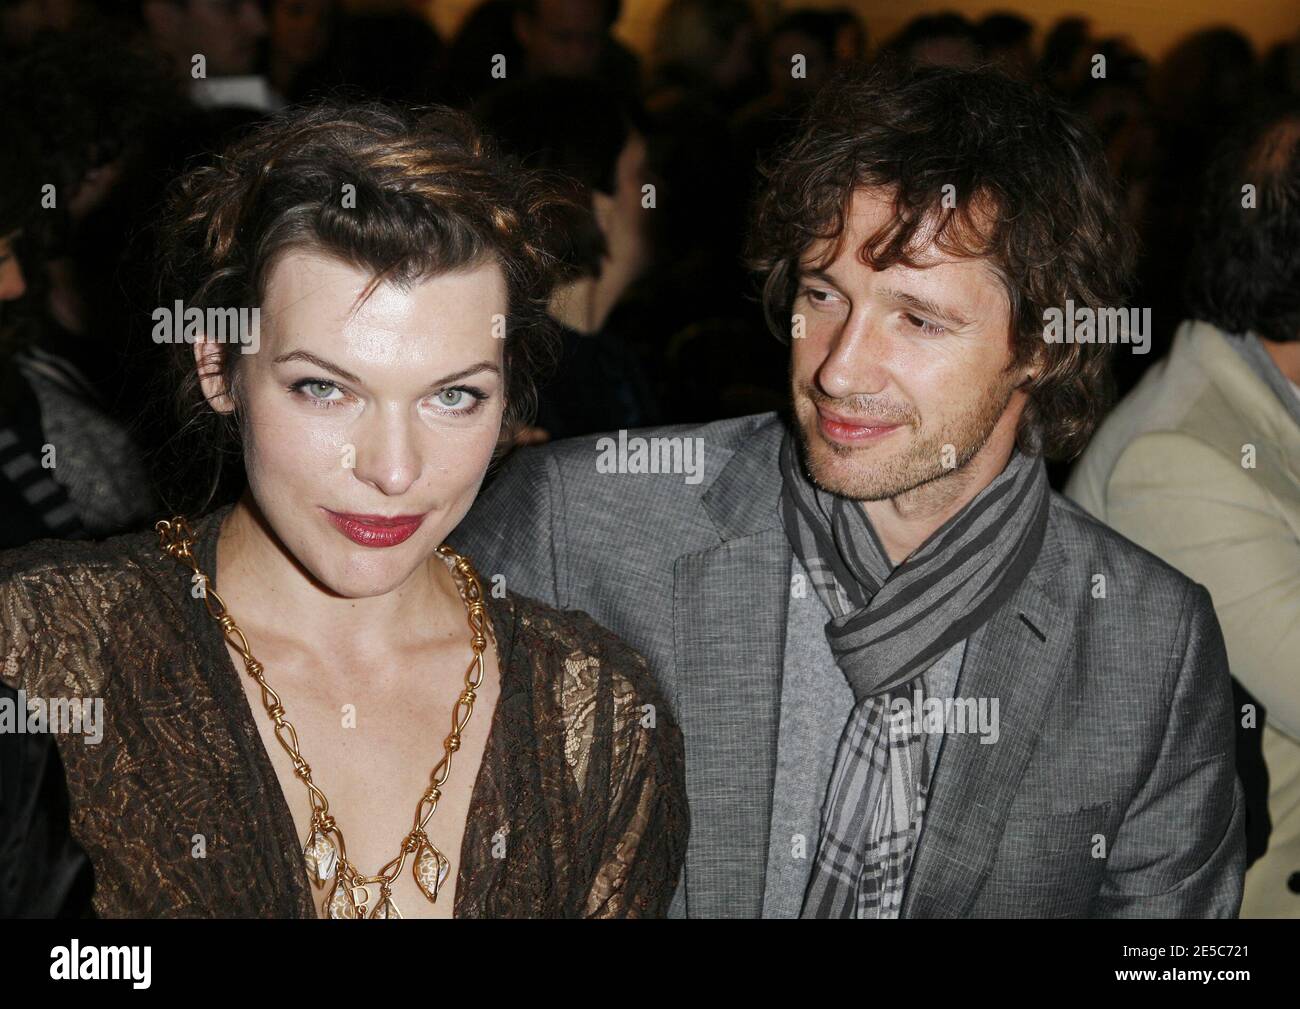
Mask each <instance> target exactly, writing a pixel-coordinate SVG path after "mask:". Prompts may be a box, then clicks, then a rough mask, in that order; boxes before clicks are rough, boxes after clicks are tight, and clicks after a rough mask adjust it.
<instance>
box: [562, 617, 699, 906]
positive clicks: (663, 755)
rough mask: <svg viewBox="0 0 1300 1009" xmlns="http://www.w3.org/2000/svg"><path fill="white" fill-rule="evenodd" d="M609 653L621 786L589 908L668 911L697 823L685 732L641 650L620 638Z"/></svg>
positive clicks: (614, 767) (615, 773)
mask: <svg viewBox="0 0 1300 1009" xmlns="http://www.w3.org/2000/svg"><path fill="white" fill-rule="evenodd" d="M605 659H606V662H607V664H608V667H609V674H610V679H611V681H612V692H613V708H614V711H613V732H612V741H613V747H612V759H611V771H612V775H611V780H612V781H613V783H614V787H613V790H612V793H611V796H610V803H609V811H608V814H607V826H606V829H605V831H604V837H603V839H602V843H601V847H600V858H599V863H598V866H597V868H596V871H595V873H594V874H593V876H592V879H591V883H590V887H589V888H588V890H587V893H586V897H585V901H584V904H583V906H582V909H581V914H582V916H583V917H588V918H643V917H663V916H664V915H666V914H667V912H668V905H669V903H670V902H671V901H672V898H673V892H674V890H675V889H676V886H677V880H678V876H679V874H680V872H681V868H682V861H683V859H684V858H685V855H686V838H687V833H688V828H689V820H688V814H687V807H686V778H685V764H684V758H683V748H682V737H681V732H680V730H679V729H678V727H677V722H676V720H675V719H674V718H673V716H672V714H671V713H670V712H669V710H668V707H667V706H666V705H665V703H664V701H663V698H662V696H661V695H660V694H659V692H658V690H657V689H656V688H655V687H654V684H653V680H652V679H651V675H650V672H649V670H648V669H647V668H646V664H645V660H644V659H643V658H642V657H641V656H640V655H639V654H637V653H636V652H634V651H632V649H630V648H628V647H627V646H625V645H623V644H622V643H621V642H619V644H618V647H616V648H611V649H609V650H608V652H607V654H606V657H605Z"/></svg>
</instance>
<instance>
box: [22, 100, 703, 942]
mask: <svg viewBox="0 0 1300 1009" xmlns="http://www.w3.org/2000/svg"><path fill="white" fill-rule="evenodd" d="M562 210H563V208H562V207H561V205H560V204H559V202H558V199H557V197H555V196H554V195H553V194H552V192H551V191H550V190H549V189H547V188H545V187H544V186H543V185H542V183H541V182H540V181H539V180H538V179H537V178H536V177H534V176H533V175H531V174H529V173H526V172H523V171H521V170H520V169H519V168H518V167H517V166H516V165H513V164H511V163H509V162H507V161H505V160H503V159H501V158H499V157H498V156H497V155H496V154H495V153H494V152H493V151H491V150H490V149H489V147H488V145H487V144H486V142H485V141H484V139H483V138H481V137H480V136H479V135H478V134H477V133H476V131H475V129H474V128H473V126H472V125H471V124H470V122H469V120H468V119H466V118H465V117H463V116H461V115H460V114H458V113H454V112H451V111H449V110H445V109H435V110H433V111H427V112H425V113H423V114H422V115H418V116H417V115H416V114H414V113H412V114H406V113H399V112H396V111H393V110H391V109H389V108H387V107H384V106H377V105H366V106H361V107H357V106H318V107H314V108H310V109H305V110H291V111H289V112H287V113H285V114H282V115H280V116H278V117H276V118H275V119H272V120H270V121H269V122H268V123H266V124H265V125H263V126H261V127H259V128H258V129H257V130H255V131H254V132H253V133H251V134H250V135H248V136H247V137H245V138H244V139H243V140H241V141H240V142H238V143H237V144H236V145H235V146H233V147H232V148H230V149H229V150H227V151H226V152H225V153H224V154H223V155H222V157H220V158H219V159H217V160H216V161H215V162H214V163H213V164H211V165H209V166H206V167H201V168H195V169H193V170H191V171H190V172H189V173H188V174H186V175H185V176H183V177H182V178H181V179H179V180H178V182H177V184H176V185H175V187H174V189H173V191H172V192H171V193H170V195H169V200H168V206H167V211H166V217H165V220H164V225H163V228H162V242H161V248H162V252H163V270H162V274H161V277H162V283H161V286H160V296H159V298H158V306H157V308H156V309H155V310H154V312H153V318H152V320H151V321H152V332H153V340H154V343H155V344H156V345H157V346H156V348H155V350H156V351H157V352H158V353H159V354H167V355H170V362H171V366H172V367H173V369H174V371H173V378H172V381H171V385H172V387H173V389H174V392H175V395H176V397H177V400H178V403H179V405H180V407H181V417H180V421H179V423H178V425H177V429H176V432H175V437H174V439H173V444H172V446H171V448H172V449H173V451H174V454H175V459H176V466H175V475H176V476H177V478H178V481H177V482H178V483H179V485H180V487H181V489H182V490H183V491H184V493H182V494H180V495H179V496H176V495H174V498H175V500H174V501H173V504H176V503H177V502H178V501H181V500H183V501H184V504H185V509H184V510H182V509H180V508H177V509H176V510H175V511H174V512H173V513H171V514H169V515H168V516H167V517H165V518H163V519H162V520H160V521H159V522H158V524H157V527H156V530H155V531H152V532H150V533H148V534H136V535H128V536H120V537H116V538H113V539H109V540H106V541H104V542H102V543H98V544H86V543H82V544H59V543H54V542H52V541H42V542H40V543H37V544H34V545H31V546H28V547H24V548H22V549H20V550H14V551H10V552H8V553H4V554H0V669H2V670H3V673H2V675H3V678H4V681H5V682H6V683H9V684H10V685H11V686H13V687H16V688H17V689H18V690H19V691H22V692H25V693H26V695H27V697H28V703H29V705H30V704H32V703H34V699H36V698H40V699H42V701H43V702H44V704H45V706H46V708H48V710H49V712H50V719H51V724H50V725H49V728H50V729H51V730H53V731H56V732H58V733H59V735H58V746H59V750H60V753H61V755H62V757H63V760H64V763H65V765H66V767H67V769H68V782H69V792H70V795H71V818H72V827H73V833H74V836H75V837H76V839H77V840H78V841H79V842H80V843H81V844H82V845H83V846H84V847H85V849H86V851H87V852H88V853H89V855H90V857H91V860H92V861H93V863H94V868H95V876H96V889H95V895H94V907H95V910H96V912H97V913H98V914H99V915H101V916H138V917H164V916H188V917H199V916H204V917H207V916H211V917H232V916H245V917H252V916H261V917H317V916H320V917H330V918H360V917H367V918H385V917H457V918H463V917H619V916H650V915H660V914H663V913H664V912H665V911H666V910H667V906H668V902H669V899H670V898H671V896H672V893H673V889H674V886H675V884H676V881H677V876H678V873H679V870H680V868H681V863H682V859H683V856H684V852H685V841H686V833H687V815H686V807H685V792H684V772H683V755H682V744H681V736H680V734H679V732H678V729H677V726H676V723H675V722H674V721H673V719H672V716H671V714H670V713H669V711H668V709H667V707H666V706H665V704H664V703H663V700H662V698H661V697H660V695H659V693H658V692H657V690H656V688H655V686H654V683H653V681H652V680H651V678H650V676H649V674H648V672H647V670H646V666H645V663H644V660H643V659H642V658H641V657H640V656H639V655H638V654H637V653H636V652H634V651H633V650H632V649H631V648H629V647H628V646H627V645H625V644H624V643H623V642H621V641H620V640H619V639H618V638H616V637H614V636H613V635H612V634H610V633H609V632H608V631H606V630H604V629H603V628H602V627H600V626H599V625H597V624H596V623H595V622H594V621H593V620H592V619H591V618H590V617H588V616H587V615H586V614H584V613H581V612H562V611H559V610H556V609H552V608H550V607H548V606H545V605H543V604H541V603H539V602H537V601H534V600H531V599H529V598H526V597H522V596H517V595H515V594H514V593H513V592H512V590H511V586H510V585H508V584H506V583H505V580H504V578H503V577H501V576H500V575H496V574H494V573H493V572H492V571H488V570H484V571H477V570H476V569H475V567H474V564H473V561H472V558H469V557H465V556H461V555H459V554H457V553H456V552H455V551H453V550H452V549H451V548H450V547H449V546H446V545H445V543H446V539H447V536H448V534H449V533H450V532H451V531H452V530H453V529H454V528H455V527H456V526H457V524H459V523H460V521H461V519H462V518H463V517H464V515H465V514H466V512H467V511H468V510H469V508H470V505H471V504H472V503H473V501H474V498H475V496H476V495H477V493H478V491H479V487H480V485H481V483H482V482H483V479H484V476H485V474H486V472H487V470H488V467H489V465H490V464H491V463H492V461H493V459H494V458H495V457H496V456H498V455H499V454H501V452H502V451H504V449H505V448H506V447H507V446H508V445H509V444H510V441H511V437H512V432H513V431H514V430H515V429H517V427H518V426H520V425H521V424H524V423H526V422H527V420H528V418H529V410H530V405H531V400H532V380H533V375H534V373H535V372H536V369H537V368H538V367H539V365H540V364H541V363H542V362H544V361H545V359H546V357H547V354H548V348H547V339H548V337H547V330H546V328H545V305H546V301H547V297H548V295H549V293H550V290H551V288H552V286H553V284H554V281H555V279H556V276H557V270H558V269H559V263H558V260H557V257H556V256H555V254H554V253H553V252H552V251H550V250H549V249H547V248H546V247H544V246H543V244H542V242H541V240H540V239H539V238H537V237H536V236H540V235H545V234H547V233H548V229H547V228H546V227H545V224H546V222H547V220H548V219H550V215H553V214H557V213H560V212H562ZM232 481H233V482H234V484H235V485H236V486H237V487H238V488H239V493H238V496H237V498H236V499H235V500H233V501H230V502H228V503H226V504H223V505H219V506H217V507H215V508H214V507H211V505H212V502H213V500H214V498H216V497H217V494H218V491H219V490H220V489H221V488H222V487H223V486H230V483H231V482H232ZM498 534H499V535H500V537H501V538H502V540H503V541H509V539H510V538H511V536H512V535H513V534H514V531H513V530H510V529H504V528H503V529H500V530H499V531H498ZM41 710H45V709H41ZM70 714H75V715H77V716H79V717H78V718H70V717H64V716H69V715H70ZM56 716H57V717H56ZM56 721H57V722H58V723H59V724H58V725H56V724H54V722H56ZM65 723H66V724H65ZM68 725H72V726H73V728H71V729H69V728H68ZM345 838H346V840H345ZM0 868H6V869H7V868H9V867H0Z"/></svg>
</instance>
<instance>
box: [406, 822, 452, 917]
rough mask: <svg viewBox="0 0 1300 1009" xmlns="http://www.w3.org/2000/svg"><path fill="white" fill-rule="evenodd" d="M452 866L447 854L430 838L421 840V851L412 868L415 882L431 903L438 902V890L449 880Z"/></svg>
mask: <svg viewBox="0 0 1300 1009" xmlns="http://www.w3.org/2000/svg"><path fill="white" fill-rule="evenodd" d="M450 868H451V862H450V861H449V860H448V859H447V856H446V855H444V854H443V853H442V852H440V851H439V850H438V849H437V848H436V847H435V846H434V844H433V842H432V841H430V840H429V839H428V838H425V839H424V840H422V841H421V842H420V850H419V853H418V854H417V855H416V856H415V866H414V868H413V869H412V872H413V874H414V875H415V882H416V883H417V884H418V885H419V887H420V891H421V892H422V893H423V894H424V895H425V896H426V897H428V898H429V900H430V902H431V903H437V900H438V891H439V890H441V889H442V884H443V883H445V882H446V880H447V871H448V870H449V869H450Z"/></svg>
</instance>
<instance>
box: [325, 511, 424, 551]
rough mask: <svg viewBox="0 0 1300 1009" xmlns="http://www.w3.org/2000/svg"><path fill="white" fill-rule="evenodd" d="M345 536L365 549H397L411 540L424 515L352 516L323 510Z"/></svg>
mask: <svg viewBox="0 0 1300 1009" xmlns="http://www.w3.org/2000/svg"><path fill="white" fill-rule="evenodd" d="M323 511H324V512H325V514H326V515H328V516H329V520H330V521H331V522H333V523H334V527H335V528H336V529H338V531H339V532H341V533H342V534H343V535H344V536H346V537H347V538H348V539H350V540H351V541H352V542H353V543H359V544H360V545H361V546H363V547H395V546H397V544H399V543H402V542H404V541H406V540H408V539H410V538H411V536H412V535H413V534H414V533H415V530H417V529H419V528H420V523H421V522H423V521H424V516H423V515H352V514H349V513H344V512H333V511H330V510H329V509H328V508H325V509H323Z"/></svg>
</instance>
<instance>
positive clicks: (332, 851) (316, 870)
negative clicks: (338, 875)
mask: <svg viewBox="0 0 1300 1009" xmlns="http://www.w3.org/2000/svg"><path fill="white" fill-rule="evenodd" d="M302 854H303V857H304V858H305V859H306V860H307V872H308V873H310V875H311V877H312V882H313V883H315V884H316V885H317V886H324V885H325V884H326V883H327V882H329V880H330V878H331V877H332V876H333V875H334V870H335V868H337V866H338V862H339V853H338V850H337V849H336V848H335V847H334V842H333V841H331V840H330V839H329V838H328V837H326V836H325V835H324V834H322V833H321V832H320V831H319V830H317V829H316V828H315V827H313V828H312V831H311V834H309V835H308V837H307V844H306V846H305V847H304V848H303V849H302Z"/></svg>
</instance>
